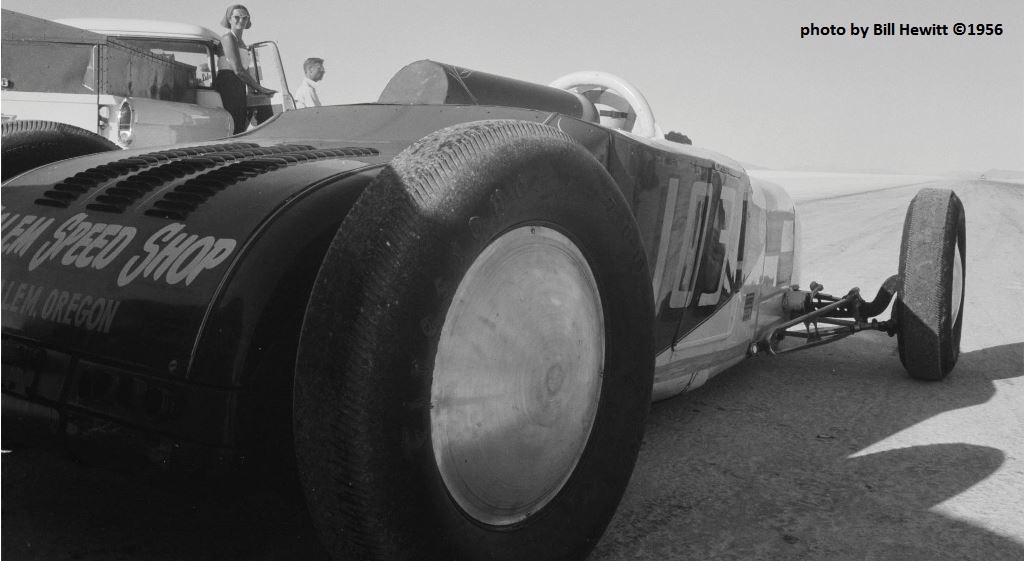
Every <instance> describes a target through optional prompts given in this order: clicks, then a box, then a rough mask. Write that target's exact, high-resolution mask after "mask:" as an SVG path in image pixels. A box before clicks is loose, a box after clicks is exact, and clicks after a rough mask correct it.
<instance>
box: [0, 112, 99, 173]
mask: <svg viewBox="0 0 1024 561" xmlns="http://www.w3.org/2000/svg"><path fill="white" fill-rule="evenodd" d="M2 126H3V157H2V162H3V177H2V181H7V180H8V179H10V178H12V177H14V176H16V175H20V174H22V173H25V172H26V171H29V170H31V169H35V168H37V167H40V166H44V165H46V164H52V163H53V162H59V161H60V160H66V159H68V158H74V157H76V156H86V155H88V154H95V153H97V152H109V151H111V150H118V146H117V145H116V144H114V143H113V142H111V141H109V140H107V139H105V138H103V137H102V136H100V135H98V134H96V133H93V132H89V131H87V130H85V129H83V128H79V127H76V126H73V125H68V124H65V123H55V122H52V121H33V120H26V121H18V120H15V121H7V122H5V123H3V125H2Z"/></svg>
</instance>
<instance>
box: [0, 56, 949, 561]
mask: <svg viewBox="0 0 1024 561" xmlns="http://www.w3.org/2000/svg"><path fill="white" fill-rule="evenodd" d="M25 146H26V145H25V144H20V145H19V150H21V152H19V154H24V149H25ZM47 149H48V148H47V146H46V145H45V143H44V142H42V141H40V145H39V146H38V150H47ZM15 157H17V155H15ZM5 158H7V152H5ZM5 161H6V160H5ZM22 163H24V162H22ZM0 195H2V203H3V223H2V236H3V238H2V253H3V255H2V259H3V268H2V277H3V286H2V302H0V303H2V313H3V349H2V351H3V354H2V358H3V372H2V374H3V411H4V416H5V418H7V417H8V415H13V416H15V417H17V418H18V419H35V420H41V421H43V422H45V423H47V424H49V425H50V426H51V428H54V429H57V430H58V431H60V432H62V433H65V434H69V435H77V436H79V437H85V436H95V435H100V436H105V435H107V434H108V433H124V434H129V435H134V436H136V437H140V438H139V439H137V440H136V442H140V443H142V444H143V447H144V448H145V449H146V450H147V451H148V452H149V453H150V455H151V458H153V459H155V460H157V461H160V462H166V463H170V464H184V465H186V466H192V465H195V464H200V465H206V464H207V463H208V461H209V460H210V459H213V460H214V461H215V462H214V463H215V464H219V465H223V464H230V463H232V460H244V459H246V458H253V462H254V463H257V464H259V465H262V464H260V462H261V460H260V458H265V457H266V456H261V455H260V454H259V453H255V455H248V454H249V452H250V451H254V450H261V449H262V450H263V451H264V452H265V451H267V450H271V452H270V453H271V454H273V453H274V451H276V452H277V453H280V452H281V451H286V452H291V451H294V455H292V454H285V455H286V456H287V457H288V458H289V460H288V461H289V462H292V465H294V466H295V467H296V468H297V472H298V475H299V479H300V481H301V486H302V489H303V491H304V493H305V498H306V501H307V505H308V506H309V510H310V514H311V515H312V520H313V523H314V524H315V525H316V526H317V529H318V530H319V533H320V537H321V539H322V540H323V542H324V543H325V545H326V546H327V548H328V551H329V553H330V554H331V555H332V556H334V557H335V558H338V559H395V560H398V559H410V558H423V559H506V560H508V561H513V560H519V559H537V560H544V559H549V560H554V559H570V558H582V557H583V556H585V555H586V553H587V552H588V551H589V550H590V549H591V548H592V547H593V545H594V544H595V543H596V541H597V540H598V539H599V537H600V535H601V533H602V531H603V529H604V527H605V525H606V524H607V523H608V521H609V520H610V519H611V517H612V515H613V513H614V511H615V508H616V505H617V504H618V501H619V499H620V497H621V496H622V493H623V492H624V490H625V489H626V485H627V483H628V481H629V477H630V473H631V471H632V468H633V464H634V462H635V459H636V457H637V454H638V453H639V450H640V444H641V441H642V437H643V428H644V422H645V419H646V414H647V411H648V408H649V405H650V402H651V400H652V398H653V399H661V398H665V397H669V396H672V395H676V394H678V393H681V392H683V391H686V390H689V389H693V388H696V387H699V386H700V385H702V384H703V383H704V382H706V381H707V380H708V379H709V378H710V377H712V376H714V375H715V374H717V373H719V372H721V371H723V370H724V369H726V368H728V367H729V366H731V365H733V364H735V363H737V362H739V361H741V360H743V359H744V358H745V357H748V356H750V355H752V354H754V353H756V352H759V351H767V352H769V353H770V354H779V353H782V352H789V351H790V350H795V349H799V348H806V347H812V346H815V345H819V344H823V343H827V342H830V341H834V340H837V339H840V338H842V337H845V336H847V335H850V334H852V333H855V332H858V331H861V330H865V329H875V330H882V331H886V332H887V333H889V334H890V335H897V336H898V339H899V356H900V360H901V362H903V364H904V366H906V368H907V370H908V371H909V372H910V374H911V376H913V377H915V378H919V379H925V380H937V379H942V378H943V377H945V376H946V375H947V374H948V373H949V371H950V370H951V369H952V368H953V366H954V365H955V363H956V361H957V358H958V356H959V339H960V331H961V326H962V317H963V314H962V312H963V302H964V299H963V295H964V279H965V267H964V264H965V239H966V234H965V229H964V223H965V221H964V210H963V206H962V204H961V203H960V201H959V199H958V198H957V197H956V195H955V194H953V193H952V192H951V191H943V190H938V189H924V190H922V191H921V192H920V193H919V194H918V195H917V196H916V197H915V198H914V200H913V201H912V202H911V206H910V208H909V209H908V212H907V219H906V223H905V227H904V232H903V241H902V245H901V251H900V269H899V274H898V275H894V276H892V277H890V278H889V279H888V280H886V281H885V282H884V283H883V285H882V288H881V290H880V291H879V293H878V297H876V298H875V300H874V301H872V302H866V301H864V300H863V299H861V298H860V296H859V291H858V289H853V290H851V291H850V292H849V293H848V294H847V295H846V296H842V297H834V296H830V295H828V294H824V293H822V292H821V289H822V287H821V286H820V285H816V284H815V283H812V285H811V286H810V289H809V290H808V291H802V290H800V289H799V288H797V287H796V286H795V285H796V283H797V282H798V277H799V263H800V255H799V250H800V244H799V237H800V228H799V222H798V220H797V217H796V213H795V211H794V206H793V203H792V201H791V200H790V198H789V197H788V196H787V195H786V193H785V192H784V191H783V190H782V189H781V188H779V187H777V186H774V185H772V184H769V183H764V182H758V181H754V180H752V179H751V178H750V177H749V176H748V175H747V173H746V172H745V171H744V169H743V168H742V166H740V165H739V164H738V163H736V162H735V161H733V160H730V159H729V158H726V157H724V156H721V155H719V154H715V153H713V152H710V151H706V150H702V149H699V148H695V147H693V146H690V145H686V144H679V143H676V142H670V141H668V140H666V139H665V138H663V134H662V132H661V130H660V128H659V127H658V126H657V123H656V122H655V121H654V118H653V113H652V112H651V110H650V107H649V106H648V105H647V102H646V100H645V99H644V98H643V96H642V94H640V93H639V91H637V90H636V89H635V88H634V87H633V86H631V85H630V84H628V83H626V82H624V81H622V80H621V79H619V78H616V77H614V76H610V75H607V74H602V73H594V72H584V73H577V74H572V75H569V76H566V77H564V78H561V79H559V80H557V81H555V82H554V83H553V84H552V86H542V85H536V84H530V83H526V82H522V81H518V80H512V79H508V78H502V77H500V76H494V75H490V74H485V73H481V72H474V71H469V70H465V69H461V68H457V67H453V66H449V65H444V64H440V63H435V62H431V61H421V62H417V63H413V64H411V65H409V66H407V67H406V68H404V69H402V70H401V71H400V72H399V73H398V74H396V75H395V77H394V78H392V80H391V81H390V82H389V84H388V85H387V87H386V88H385V90H384V92H383V94H382V95H381V98H380V100H379V101H378V102H377V103H371V104H362V105H347V106H335V107H321V108H311V109H304V110H299V111H288V112H286V113H283V114H281V115H278V116H276V117H275V118H273V119H272V120H270V121H268V122H266V123H265V124H264V125H262V126H261V127H259V128H257V129H254V130H252V131H249V132H247V133H245V134H241V135H237V136H234V137H231V138H227V139H224V140H221V141H217V142H206V143H201V144H190V145H181V146H171V147H167V148H165V149H157V150H152V149H142V150H128V151H111V152H102V153H98V154H93V155H89V156H83V157H80V158H73V159H69V160H64V161H58V162H55V163H52V164H49V165H46V166H43V167H41V168H37V169H34V170H32V171H29V172H27V173H24V174H22V175H19V176H17V177H14V178H13V179H11V180H10V181H8V182H6V183H4V185H3V187H2V190H0ZM894 296H895V297H896V301H895V304H894V306H893V307H892V309H893V316H892V318H891V319H890V320H886V321H883V322H878V321H877V320H874V319H871V318H873V317H874V316H877V315H879V314H881V313H882V312H883V311H884V310H886V309H887V307H888V305H889V303H890V302H891V301H892V299H893V297H894ZM869 319H870V321H868V320H869ZM819 323H822V324H826V325H829V326H831V327H828V328H822V329H819ZM801 324H802V325H803V326H804V327H805V329H804V330H803V331H800V330H799V327H800V326H801ZM791 328H794V329H791ZM786 338H789V339H790V340H798V341H799V340H803V341H806V343H804V344H802V345H798V346H795V347H794V346H791V345H790V344H789V343H786V344H785V345H784V344H783V339H786ZM5 426H8V427H9V426H11V425H5ZM110 429H116V430H110ZM9 430H10V429H7V428H5V438H6V435H7V434H9ZM77 440H85V439H84V438H80V439H76V441H77Z"/></svg>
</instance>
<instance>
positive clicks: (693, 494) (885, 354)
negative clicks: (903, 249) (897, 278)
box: [2, 334, 1024, 561]
mask: <svg viewBox="0 0 1024 561" xmlns="http://www.w3.org/2000/svg"><path fill="white" fill-rule="evenodd" d="M894 351H895V344H894V342H893V341H891V340H888V339H887V338H885V337H884V336H875V335H870V334H868V335H864V337H863V338H859V339H858V338H854V339H852V340H848V342H847V341H844V342H841V343H837V344H836V345H832V346H826V347H822V348H820V349H815V350H812V351H807V352H805V353H797V354H794V355H790V356H786V357H778V358H755V359H752V360H750V361H748V362H746V363H744V364H742V365H740V366H739V367H737V368H734V369H733V370H731V371H729V372H726V373H724V374H722V375H721V376H719V377H718V378H716V379H714V380H712V382H711V383H709V384H708V386H706V387H705V388H703V389H701V390H698V391H697V392H694V393H692V394H688V395H684V396H680V397H678V398H675V399H672V400H669V401H666V402H662V403H659V404H655V405H654V407H653V410H652V414H651V418H650V421H649V425H648V432H647V437H646V439H645V444H644V448H643V451H642V453H641V457H640V461H639V464H638V466H637V471H636V472H635V473H634V477H633V479H632V481H631V484H630V488H629V490H628V492H627V494H626V497H625V498H624V500H623V503H622V505H621V506H620V509H619V512H618V514H617V515H616V518H615V519H614V520H613V522H612V524H611V525H610V527H609V529H608V532H607V533H606V534H605V536H604V538H603V539H602V541H601V542H600V543H599V544H598V546H597V548H596V549H595V551H594V554H593V555H592V556H591V559H592V560H600V561H607V560H631V561H633V560H644V559H650V560H655V559H656V560H659V561H661V560H664V559H700V560H707V559H744V560H748V559H787V560H788V559H822V560H845V559H850V560H853V559H857V560H863V559H872V560H876V559H892V560H896V559H900V560H914V559H920V560H926V559H927V560H943V559H949V560H953V559H956V560H964V559H977V560H985V561H995V560H1000V559H1007V560H1009V559H1014V560H1016V559H1021V558H1024V547H1022V545H1021V544H1020V543H1018V542H1015V541H1012V540H1010V539H1007V538H1004V537H1001V536H999V535H997V534H995V533H993V532H990V531H988V530H986V529H984V528H981V527H978V526H976V525H972V524H969V523H965V522H962V521H959V520H955V519H952V518H949V517H947V516H943V515H942V514H939V513H936V512H934V511H933V510H932V507H934V506H935V505H936V504H938V503H940V502H943V501H945V500H947V499H950V498H951V497H954V496H956V495H958V494H960V493H961V492H963V491H964V490H965V489H968V488H970V487H971V486H973V485H975V484H977V483H978V482H980V481H982V480H984V479H985V478H986V477H989V476H990V475H992V474H993V473H994V472H996V471H997V470H998V469H999V467H1000V466H1001V465H1002V464H1003V462H1004V460H1005V455H1004V451H1003V450H999V449H995V448H990V447H984V446H978V445H973V444H969V443H962V444H957V443H953V444H936V445H930V446H915V447H910V448H902V449H896V450H888V451H884V452H879V453H875V454H870V455H864V456H857V457H851V455H852V454H854V453H855V452H857V451H860V450H863V449H865V448H867V447H868V446H869V445H871V444H874V443H877V442H878V441H880V440H882V439H884V438H886V437H888V436H891V435H893V434H895V433H898V432H899V431H902V430H904V429H906V428H908V427H910V426H913V425H915V424H917V423H920V422H922V421H924V420H927V419H929V418H931V417H934V416H936V415H939V414H941V413H943V412H947V411H952V410H954V409H959V408H964V407H969V406H973V405H978V404H982V403H985V402H986V401H988V400H989V399H990V398H991V397H992V396H993V395H994V393H995V391H996V388H995V385H994V382H995V381H997V380H1000V379H1006V378H1013V377H1019V376H1021V375H1022V373H1024V364H1022V362H1024V359H1022V357H1024V344H1014V345H1007V346H1002V347H995V348H990V349H985V350H981V351H977V352H972V353H968V354H964V355H963V356H962V357H961V362H960V364H959V365H958V367H957V369H956V371H955V372H954V373H953V375H952V376H951V377H950V378H948V379H947V380H945V381H942V382H938V383H922V382H916V381H913V380H910V379H909V378H908V377H907V376H906V375H905V373H904V372H903V370H902V367H901V366H900V364H899V359H898V358H897V357H896V356H895V352H894ZM2 464H3V465H2V469H3V477H2V492H3V505H2V538H3V548H2V555H3V557H4V558H6V559H47V560H49V559H53V560H55V559H62V560H64V559H75V560H85V561H88V560H101V559H102V560H120V559H125V560H128V559H131V560H135V559H146V560H151V561H160V560H168V561H169V560H175V561H177V560H189V561H194V560H206V559H209V560H214V559H216V560H223V559H246V560H253V561H258V560H265V559H266V560H269V559H283V560H300V559H301V560H320V559H324V558H325V555H324V553H323V551H322V549H320V547H319V545H318V544H317V542H316V539H315V536H314V534H313V531H312V529H311V528H310V526H309V523H308V520H307V519H306V515H305V511H304V507H303V506H302V504H301V503H300V502H299V501H298V500H297V494H296V493H295V488H294V487H293V484H292V483H290V482H282V481H281V478H280V477H275V476H273V475H266V474H265V475H260V474H249V475H247V476H245V477H239V478H232V479H229V480H225V479H219V480H212V481H211V480H190V479H188V478H180V477H174V476H170V475H168V474H166V473H163V472H160V471H158V470H156V469H155V468H152V467H149V466H147V465H135V464H128V463H123V464H120V463H119V464H117V465H116V467H112V466H109V465H108V466H96V465H89V464H84V463H82V462H81V461H75V460H72V459H69V458H68V457H67V456H66V455H65V454H63V453H62V452H61V451H60V450H59V449H55V448H52V447H46V446H38V447H35V448H20V449H15V450H14V451H13V452H12V453H10V454H5V455H4V457H3V461H2Z"/></svg>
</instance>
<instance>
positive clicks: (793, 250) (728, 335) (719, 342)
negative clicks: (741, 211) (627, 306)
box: [652, 178, 800, 401]
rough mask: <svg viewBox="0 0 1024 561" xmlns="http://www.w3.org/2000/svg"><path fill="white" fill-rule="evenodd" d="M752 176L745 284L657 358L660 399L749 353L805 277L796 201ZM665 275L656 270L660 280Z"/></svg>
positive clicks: (727, 231) (747, 184) (776, 320)
mask: <svg viewBox="0 0 1024 561" xmlns="http://www.w3.org/2000/svg"><path fill="white" fill-rule="evenodd" d="M748 181H749V180H748V179H747V178H744V180H743V181H742V182H741V183H742V185H743V187H744V188H746V189H749V191H748V193H747V197H748V198H747V202H748V206H747V213H746V235H745V239H744V240H743V244H744V257H743V264H742V265H741V266H743V268H744V270H745V271H746V273H745V276H744V281H743V285H742V286H741V287H740V288H739V289H738V290H737V291H736V293H735V294H733V295H732V296H731V297H730V299H729V300H728V301H727V302H726V303H725V304H724V305H722V306H721V307H720V308H718V309H717V310H716V311H715V313H714V314H712V315H711V316H710V317H708V318H707V319H706V320H704V321H703V323H701V324H700V325H699V326H697V327H696V328H695V329H694V330H693V331H691V332H690V333H688V334H687V335H686V336H684V337H683V338H681V339H680V340H679V341H677V342H676V344H675V345H674V346H673V348H670V349H667V350H665V351H663V352H662V353H660V354H659V355H658V356H657V357H656V359H655V372H654V391H653V395H652V399H653V400H655V401H657V400H661V399H666V398H669V397H672V396H674V395H677V394H679V393H682V392H685V391H690V390H693V389H696V388H698V387H700V386H702V385H703V384H704V383H705V382H707V381H708V380H709V379H711V378H712V377H713V376H715V375H716V374H718V373H720V372H722V371H724V370H726V369H727V368H729V367H731V366H733V365H735V364H737V363H738V362H740V361H742V360H743V359H744V358H746V357H747V356H749V355H750V349H751V347H752V346H753V345H754V343H756V342H757V341H758V340H759V339H760V338H761V337H762V336H763V335H764V334H765V333H766V332H767V331H768V330H769V329H770V328H771V327H773V326H775V325H777V324H778V323H779V322H781V321H783V320H785V319H788V316H786V315H785V312H784V310H783V309H782V305H781V300H782V294H783V293H784V292H785V291H786V289H787V288H788V287H789V286H791V285H793V284H795V283H797V282H798V281H799V267H798V264H799V252H800V245H799V235H800V232H799V224H798V221H797V219H796V212H795V209H794V205H793V202H792V200H790V198H789V196H788V195H787V194H786V192H785V191H784V190H783V189H782V188H781V187H779V186H777V185H774V184H771V183H768V182H764V181H757V180H755V181H753V182H752V183H751V182H748ZM738 195H739V196H742V194H738ZM726 200H727V197H725V196H724V195H723V201H726ZM738 235H739V232H738V231H736V230H735V229H734V228H732V227H731V226H730V227H729V228H726V229H724V230H723V231H722V241H723V242H724V241H726V240H727V236H728V237H730V238H729V239H735V236H738ZM666 249H669V248H667V247H664V248H661V250H660V251H659V253H661V252H663V251H665V250H666ZM659 262H661V259H659ZM659 278H660V277H659V276H658V275H657V273H656V274H655V279H656V280H655V282H656V284H657V282H658V279H659Z"/></svg>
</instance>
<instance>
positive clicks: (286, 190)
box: [2, 141, 381, 375]
mask: <svg viewBox="0 0 1024 561" xmlns="http://www.w3.org/2000/svg"><path fill="white" fill-rule="evenodd" d="M379 153H380V152H379V150H377V149H373V148H365V147H358V146H337V145H336V146H323V145H322V146H313V145H308V144H294V143H273V142H262V143H257V142H237V141H231V142H221V143H213V144H204V145H198V146H190V147H184V148H174V149H168V150H160V151H124V152H121V151H117V152H109V153H104V154H101V155H96V156H91V157H86V158H79V159H74V160H67V161H64V162H61V163H58V164H54V165H51V166H47V167H45V168H42V169H40V170H37V171H35V172H31V173H28V174H25V175H23V176H20V177H19V178H16V179H15V180H13V181H11V182H9V183H7V184H5V185H4V187H3V191H2V195H3V199H2V202H3V222H2V235H3V239H2V251H3V269H2V277H3V292H2V312H3V331H4V334H5V336H9V337H14V338H20V339H24V340H28V341H33V342H36V343H42V344H44V345H45V346H48V347H51V348H55V349H58V350H60V351H63V352H69V353H75V354H76V355H78V356H84V357H89V356H92V357H102V358H105V359H108V360H109V359H114V360H116V361H117V362H122V363H125V364H126V365H130V366H131V367H132V368H134V369H136V370H139V369H140V367H141V369H142V370H146V371H150V372H154V373H157V374H164V375H166V371H167V369H168V368H172V369H173V368H174V367H175V366H178V365H180V367H182V368H183V367H184V364H180V363H181V362H184V361H187V359H188V357H190V356H191V353H192V351H193V346H194V345H195V342H196V338H197V335H198V334H199V333H200V331H201V329H202V324H203V322H204V318H205V317H206V316H207V314H208V309H209V308H210V306H211V304H212V302H213V301H214V300H215V297H216V295H217V292H218V290H219V287H222V286H223V285H224V284H225V283H226V281H227V277H228V276H229V275H230V274H231V271H232V270H233V268H234V265H233V264H234V263H236V262H237V261H238V260H239V259H240V258H241V256H242V255H243V254H244V253H245V251H246V246H247V245H248V244H251V243H252V242H253V240H254V239H255V238H256V237H258V235H259V232H260V230H261V228H263V227H264V226H265V225H266V224H267V223H268V222H269V221H272V220H273V218H274V216H275V215H276V214H279V213H281V212H283V211H284V209H286V207H287V206H288V205H289V204H290V203H291V202H292V201H294V200H296V199H298V198H301V197H302V196H303V193H305V192H307V191H309V190H311V189H315V188H316V187H317V186H318V185H322V184H324V183H325V182H327V181H329V180H330V179H331V178H336V177H338V176H339V175H344V174H348V173H351V172H353V171H355V170H359V169H362V168H365V167H367V166H370V165H373V164H375V163H379V161H380V159H381V158H380V156H379ZM168 365H171V366H170V367H169V366H168Z"/></svg>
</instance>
